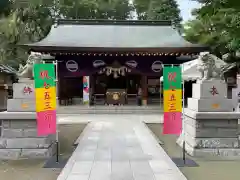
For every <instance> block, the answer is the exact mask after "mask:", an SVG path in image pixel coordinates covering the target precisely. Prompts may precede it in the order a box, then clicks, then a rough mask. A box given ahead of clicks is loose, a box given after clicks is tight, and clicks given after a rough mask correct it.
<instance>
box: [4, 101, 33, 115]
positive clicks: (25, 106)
mask: <svg viewBox="0 0 240 180" xmlns="http://www.w3.org/2000/svg"><path fill="white" fill-rule="evenodd" d="M7 111H8V112H35V111H36V101H35V99H8V101H7Z"/></svg>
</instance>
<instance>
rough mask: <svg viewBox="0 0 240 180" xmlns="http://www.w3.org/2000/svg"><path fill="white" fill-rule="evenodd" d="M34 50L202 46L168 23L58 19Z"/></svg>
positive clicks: (162, 49) (189, 48)
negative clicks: (189, 39)
mask: <svg viewBox="0 0 240 180" xmlns="http://www.w3.org/2000/svg"><path fill="white" fill-rule="evenodd" d="M26 46H28V47H29V48H30V49H32V50H35V51H52V50H54V51H56V50H57V51H58V50H59V51H60V50H65V51H109V50H116V51H121V50H122V51H141V50H143V51H145V50H146V51H148V50H153V51H158V52H165V51H168V52H169V51H172V52H175V51H180V52H181V50H183V51H189V52H200V51H203V50H205V49H206V47H205V46H202V45H197V44H192V43H190V42H187V41H186V40H185V39H184V38H183V37H181V36H180V34H179V33H178V31H177V30H176V29H174V28H173V27H172V26H171V22H169V21H110V20H59V21H58V23H57V24H56V25H54V26H53V27H52V29H51V31H50V33H49V34H48V36H47V37H46V38H45V39H43V40H41V41H40V42H37V43H33V44H26Z"/></svg>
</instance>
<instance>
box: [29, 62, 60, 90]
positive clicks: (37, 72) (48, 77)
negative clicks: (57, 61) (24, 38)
mask: <svg viewBox="0 0 240 180" xmlns="http://www.w3.org/2000/svg"><path fill="white" fill-rule="evenodd" d="M33 74H34V80H35V88H44V86H45V85H47V86H48V87H53V86H56V83H55V78H56V76H55V67H54V64H35V65H34V69H33Z"/></svg>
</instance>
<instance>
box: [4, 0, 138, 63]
mask: <svg viewBox="0 0 240 180" xmlns="http://www.w3.org/2000/svg"><path fill="white" fill-rule="evenodd" d="M0 2H1V4H0V5H1V6H0V7H1V8H0V15H1V14H4V15H8V16H7V17H5V18H2V19H0V63H4V64H9V65H11V66H14V67H17V66H18V64H19V63H23V64H24V62H25V61H26V59H27V54H26V52H25V51H24V50H23V49H21V47H20V46H18V44H23V43H29V42H36V41H39V40H40V39H42V38H44V37H45V36H46V35H47V34H48V33H49V30H50V28H51V25H52V24H53V20H54V19H55V18H68V19H80V18H81V19H119V20H125V19H129V18H131V11H132V10H133V7H132V5H130V4H129V2H128V0H56V1H55V0H9V1H7V0H0ZM3 7H4V8H3ZM0 17H1V16H0Z"/></svg>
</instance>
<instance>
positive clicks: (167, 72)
mask: <svg viewBox="0 0 240 180" xmlns="http://www.w3.org/2000/svg"><path fill="white" fill-rule="evenodd" d="M163 89H164V90H170V89H182V70H181V67H180V66H175V67H164V68H163Z"/></svg>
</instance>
